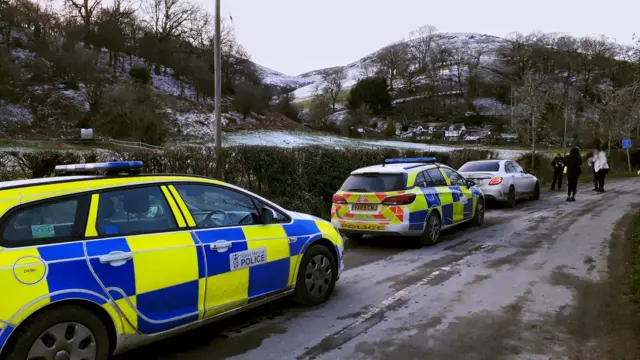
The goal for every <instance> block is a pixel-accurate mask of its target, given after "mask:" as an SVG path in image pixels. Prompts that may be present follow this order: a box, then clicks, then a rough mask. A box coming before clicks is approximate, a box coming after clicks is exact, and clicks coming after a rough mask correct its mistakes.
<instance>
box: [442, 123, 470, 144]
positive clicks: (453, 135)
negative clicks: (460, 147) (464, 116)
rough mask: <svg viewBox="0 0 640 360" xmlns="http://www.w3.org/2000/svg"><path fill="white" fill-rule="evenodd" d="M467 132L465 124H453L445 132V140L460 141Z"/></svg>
mask: <svg viewBox="0 0 640 360" xmlns="http://www.w3.org/2000/svg"><path fill="white" fill-rule="evenodd" d="M466 131H467V128H466V127H465V126H464V124H451V125H449V127H448V128H447V129H446V130H445V132H444V139H445V140H449V141H459V140H460V139H462V136H463V135H464V133H465V132H466Z"/></svg>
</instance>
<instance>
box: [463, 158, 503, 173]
mask: <svg viewBox="0 0 640 360" xmlns="http://www.w3.org/2000/svg"><path fill="white" fill-rule="evenodd" d="M458 171H460V172H496V171H500V163H499V162H497V161H482V162H470V163H466V164H464V165H462V167H461V168H460V169H459V170H458Z"/></svg>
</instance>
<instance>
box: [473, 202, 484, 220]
mask: <svg viewBox="0 0 640 360" xmlns="http://www.w3.org/2000/svg"><path fill="white" fill-rule="evenodd" d="M483 223H484V199H482V198H478V203H477V204H476V212H475V213H474V214H473V219H472V220H471V225H472V226H482V224H483Z"/></svg>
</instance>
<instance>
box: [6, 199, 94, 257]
mask: <svg viewBox="0 0 640 360" xmlns="http://www.w3.org/2000/svg"><path fill="white" fill-rule="evenodd" d="M88 208H89V197H88V196H85V195H82V196H77V197H73V198H68V197H67V198H64V199H60V200H53V201H47V202H41V203H38V204H34V205H27V206H26V207H22V208H20V209H19V210H17V211H15V212H13V213H11V214H10V215H9V217H8V218H7V220H6V221H4V222H3V224H2V240H1V242H0V246H4V247H20V246H29V245H39V244H46V243H56V242H65V241H73V240H79V239H82V238H83V237H84V231H85V226H86V223H87V216H86V214H87V213H88Z"/></svg>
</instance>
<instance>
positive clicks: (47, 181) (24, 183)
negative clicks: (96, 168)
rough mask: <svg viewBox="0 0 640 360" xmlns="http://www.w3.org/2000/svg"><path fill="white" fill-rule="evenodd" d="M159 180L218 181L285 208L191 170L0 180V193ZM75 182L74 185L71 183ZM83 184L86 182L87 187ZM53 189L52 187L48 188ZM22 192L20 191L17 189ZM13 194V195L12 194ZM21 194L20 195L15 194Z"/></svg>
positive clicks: (91, 188)
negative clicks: (75, 184) (170, 172)
mask: <svg viewBox="0 0 640 360" xmlns="http://www.w3.org/2000/svg"><path fill="white" fill-rule="evenodd" d="M163 182H194V183H202V184H210V185H219V186H223V187H226V188H228V189H233V190H236V191H239V192H241V193H244V194H246V195H249V196H252V197H254V198H256V199H259V200H261V201H263V202H264V203H266V204H268V205H271V206H273V207H274V208H276V209H277V210H281V211H286V209H284V208H283V207H282V206H280V205H278V204H276V203H274V202H273V201H271V200H269V199H266V198H264V197H262V196H260V195H258V194H255V193H253V192H251V191H249V190H247V189H244V188H241V187H239V186H236V185H232V184H228V183H225V182H223V181H219V180H216V179H212V178H209V177H206V176H199V175H193V174H150V173H142V174H134V175H121V176H105V175H74V176H56V177H47V178H38V179H26V180H12V181H5V182H0V194H2V193H3V192H5V191H13V190H12V189H20V190H22V189H24V188H28V187H35V189H34V190H32V191H30V192H29V193H30V196H31V195H34V194H36V198H38V199H39V198H40V197H39V196H38V195H37V194H47V195H49V196H47V197H56V196H60V195H64V194H74V193H81V192H85V191H95V190H104V189H111V188H113V189H116V188H121V187H128V186H136V185H144V184H154V183H155V184H157V183H163ZM59 183H67V184H71V187H67V186H65V190H63V191H62V192H61V193H58V192H57V191H56V189H51V185H55V184H59ZM74 183H77V184H78V186H74ZM87 185H89V186H88V187H87ZM52 190H53V191H52ZM21 193H22V191H21ZM14 196H15V195H14ZM17 196H23V195H17ZM1 214H2V210H1V209H0V215H1Z"/></svg>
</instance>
